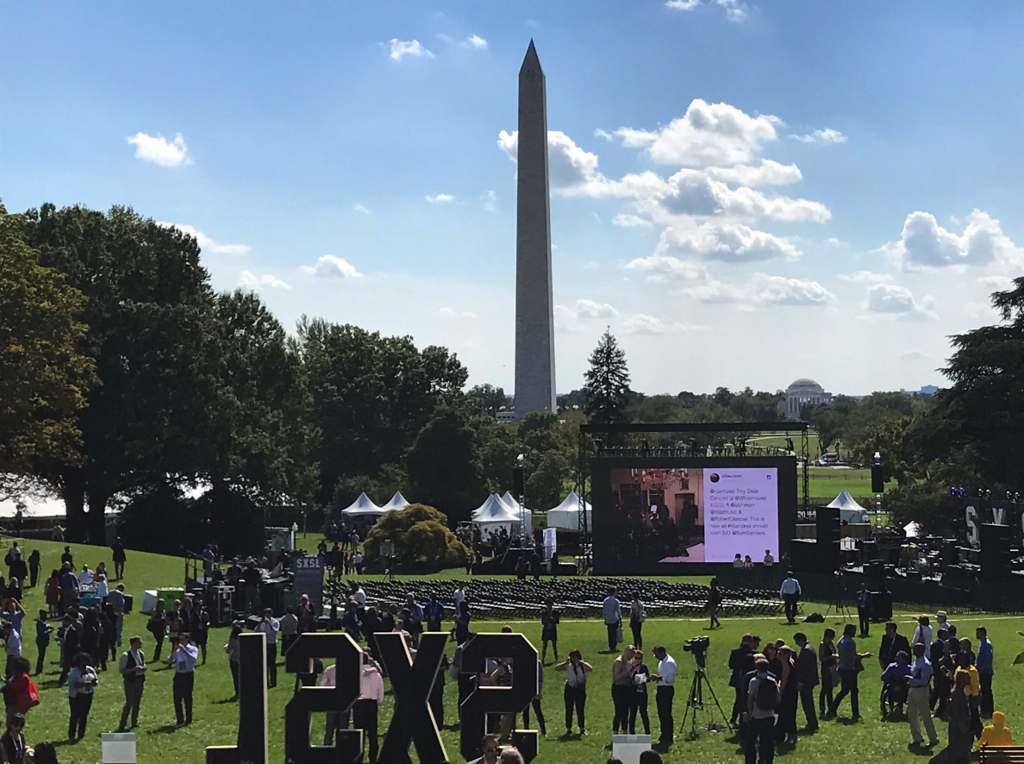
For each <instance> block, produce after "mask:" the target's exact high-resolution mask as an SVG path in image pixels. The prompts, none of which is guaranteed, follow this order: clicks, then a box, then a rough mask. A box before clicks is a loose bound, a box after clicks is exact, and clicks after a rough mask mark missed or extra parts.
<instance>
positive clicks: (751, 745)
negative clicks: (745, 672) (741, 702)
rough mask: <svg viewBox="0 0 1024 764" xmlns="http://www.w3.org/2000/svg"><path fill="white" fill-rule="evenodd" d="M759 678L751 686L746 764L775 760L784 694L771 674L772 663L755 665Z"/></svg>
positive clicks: (759, 661) (758, 661) (764, 660)
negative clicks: (777, 722)
mask: <svg viewBox="0 0 1024 764" xmlns="http://www.w3.org/2000/svg"><path fill="white" fill-rule="evenodd" d="M754 671H755V676H754V677H753V678H752V679H751V680H750V684H749V685H748V686H747V712H746V714H745V716H746V726H747V735H746V738H745V740H744V741H743V757H744V761H745V762H746V764H772V762H773V761H774V760H775V709H776V708H778V707H779V703H780V701H781V700H782V692H781V691H780V690H779V685H778V683H777V682H776V681H775V679H774V678H773V677H771V676H770V675H769V674H768V659H767V658H765V657H764V656H761V657H759V658H757V659H756V660H755V661H754Z"/></svg>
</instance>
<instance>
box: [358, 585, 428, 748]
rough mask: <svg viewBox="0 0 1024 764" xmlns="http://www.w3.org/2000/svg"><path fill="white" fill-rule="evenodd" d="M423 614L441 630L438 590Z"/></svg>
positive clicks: (424, 608)
mask: <svg viewBox="0 0 1024 764" xmlns="http://www.w3.org/2000/svg"><path fill="white" fill-rule="evenodd" d="M358 606H359V603H358V602H357V603H356V607H358ZM423 616H424V617H425V618H426V619H427V631H441V622H442V621H443V620H444V605H442V604H441V603H440V602H438V601H437V592H431V593H430V601H429V602H427V604H426V605H425V606H424V607H423ZM372 760H373V759H371V761H372Z"/></svg>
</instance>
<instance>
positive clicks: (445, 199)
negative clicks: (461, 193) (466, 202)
mask: <svg viewBox="0 0 1024 764" xmlns="http://www.w3.org/2000/svg"><path fill="white" fill-rule="evenodd" d="M423 198H424V199H426V200H427V201H428V202H430V203H431V204H448V203H449V202H454V201H455V197H454V196H452V195H451V194H435V195H434V196H429V195H428V196H425V197H423Z"/></svg>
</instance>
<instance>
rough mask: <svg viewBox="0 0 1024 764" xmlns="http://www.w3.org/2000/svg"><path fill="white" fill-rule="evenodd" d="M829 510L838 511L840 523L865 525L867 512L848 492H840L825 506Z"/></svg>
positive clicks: (867, 520)
mask: <svg viewBox="0 0 1024 764" xmlns="http://www.w3.org/2000/svg"><path fill="white" fill-rule="evenodd" d="M827 506H828V507H829V509H838V510H839V521H840V522H841V523H846V524H849V523H867V522H870V520H869V519H868V511H867V510H866V509H865V508H864V507H862V506H861V505H860V504H858V503H857V500H856V499H854V498H853V497H852V496H851V495H850V492H849V491H842V492H840V494H839V495H838V496H836V497H835V498H834V499H832V501H830V502H829V503H828V505H827Z"/></svg>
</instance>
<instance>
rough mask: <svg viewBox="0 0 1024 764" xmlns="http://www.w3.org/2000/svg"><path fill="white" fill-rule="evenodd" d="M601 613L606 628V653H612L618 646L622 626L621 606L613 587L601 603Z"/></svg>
mask: <svg viewBox="0 0 1024 764" xmlns="http://www.w3.org/2000/svg"><path fill="white" fill-rule="evenodd" d="M601 612H602V614H603V615H604V625H605V626H606V627H607V628H608V651H609V652H612V653H614V652H615V650H616V648H617V647H618V645H619V628H620V627H621V626H622V605H621V604H619V600H618V598H617V597H616V596H615V587H612V588H611V589H609V590H608V596H607V597H605V598H604V602H602V603H601Z"/></svg>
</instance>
